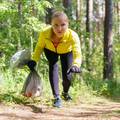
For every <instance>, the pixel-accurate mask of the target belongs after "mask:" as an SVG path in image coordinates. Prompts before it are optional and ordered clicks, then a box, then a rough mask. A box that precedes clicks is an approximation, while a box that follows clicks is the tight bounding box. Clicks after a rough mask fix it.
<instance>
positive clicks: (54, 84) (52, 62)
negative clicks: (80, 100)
mask: <svg viewBox="0 0 120 120" xmlns="http://www.w3.org/2000/svg"><path fill="white" fill-rule="evenodd" d="M44 52H45V56H46V58H47V60H48V62H49V80H50V84H51V88H52V93H53V95H54V97H56V96H59V78H58V64H57V61H58V57H59V56H60V60H61V67H62V79H63V81H62V85H63V92H65V93H67V92H68V90H69V88H70V85H71V74H69V75H67V70H68V68H69V67H70V66H71V64H72V60H73V55H72V52H69V53H65V54H57V53H55V52H52V51H50V50H48V49H44Z"/></svg>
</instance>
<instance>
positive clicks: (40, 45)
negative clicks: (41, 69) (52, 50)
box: [32, 32, 45, 62]
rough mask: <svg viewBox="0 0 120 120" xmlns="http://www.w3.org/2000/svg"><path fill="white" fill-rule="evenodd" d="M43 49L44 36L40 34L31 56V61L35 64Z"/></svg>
mask: <svg viewBox="0 0 120 120" xmlns="http://www.w3.org/2000/svg"><path fill="white" fill-rule="evenodd" d="M44 47H45V41H44V34H43V32H40V34H39V38H38V42H37V44H36V46H35V50H34V52H33V54H32V60H34V61H36V62H38V61H39V59H40V55H41V54H42V52H43V49H44Z"/></svg>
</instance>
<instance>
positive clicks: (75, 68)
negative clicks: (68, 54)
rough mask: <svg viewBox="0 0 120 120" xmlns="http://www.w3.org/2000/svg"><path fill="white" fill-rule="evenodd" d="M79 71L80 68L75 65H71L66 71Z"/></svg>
mask: <svg viewBox="0 0 120 120" xmlns="http://www.w3.org/2000/svg"><path fill="white" fill-rule="evenodd" d="M80 72H81V69H80V68H79V67H77V66H71V67H70V68H69V69H68V71H67V74H69V73H80Z"/></svg>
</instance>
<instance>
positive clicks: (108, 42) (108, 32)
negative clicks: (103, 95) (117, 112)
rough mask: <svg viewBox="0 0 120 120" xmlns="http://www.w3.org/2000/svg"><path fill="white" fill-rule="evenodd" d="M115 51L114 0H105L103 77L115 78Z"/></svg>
mask: <svg viewBox="0 0 120 120" xmlns="http://www.w3.org/2000/svg"><path fill="white" fill-rule="evenodd" d="M112 62H113V51H112V0H105V22H104V69H103V78H104V79H112V78H113V63H112Z"/></svg>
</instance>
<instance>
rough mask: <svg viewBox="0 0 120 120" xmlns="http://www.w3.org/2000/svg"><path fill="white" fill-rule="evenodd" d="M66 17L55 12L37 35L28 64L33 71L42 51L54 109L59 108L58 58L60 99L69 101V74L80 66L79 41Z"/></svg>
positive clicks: (78, 69) (77, 70) (77, 71)
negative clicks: (60, 80)
mask: <svg viewBox="0 0 120 120" xmlns="http://www.w3.org/2000/svg"><path fill="white" fill-rule="evenodd" d="M68 25H69V21H68V17H67V15H66V14H65V13H64V12H60V11H56V12H54V13H53V15H52V19H51V26H49V27H46V28H44V29H43V30H42V31H41V32H40V35H39V39H38V42H37V45H36V47H35V51H34V53H33V55H32V60H31V61H29V62H28V67H29V68H30V70H34V67H35V66H36V62H38V61H39V59H40V55H41V53H42V52H43V51H44V53H45V56H46V58H47V60H48V63H49V80H50V84H51V88H52V93H53V96H54V103H53V105H54V106H55V107H61V105H62V102H61V97H60V94H59V78H58V64H57V62H58V58H59V56H60V60H61V66H62V79H63V81H62V85H63V92H62V98H63V99H64V100H66V101H69V100H71V99H72V98H71V97H70V95H69V93H68V91H69V88H70V85H71V73H72V72H75V73H79V72H80V66H81V58H82V55H81V48H80V40H79V37H78V35H77V33H76V32H74V31H73V30H71V29H69V28H68Z"/></svg>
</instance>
